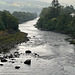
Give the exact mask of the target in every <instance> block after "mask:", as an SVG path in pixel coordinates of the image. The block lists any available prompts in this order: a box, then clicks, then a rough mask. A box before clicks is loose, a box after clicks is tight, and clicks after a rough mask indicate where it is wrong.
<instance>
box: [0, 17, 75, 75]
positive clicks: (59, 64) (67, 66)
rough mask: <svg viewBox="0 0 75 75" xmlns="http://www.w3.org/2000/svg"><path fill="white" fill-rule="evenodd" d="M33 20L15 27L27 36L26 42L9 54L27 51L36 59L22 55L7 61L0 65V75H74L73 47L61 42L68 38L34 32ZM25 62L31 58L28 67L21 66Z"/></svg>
mask: <svg viewBox="0 0 75 75" xmlns="http://www.w3.org/2000/svg"><path fill="white" fill-rule="evenodd" d="M37 20H38V18H37V19H35V20H32V21H28V22H26V23H23V24H20V25H19V29H20V31H22V32H26V33H28V37H30V41H28V42H27V43H21V44H18V45H17V46H16V48H15V49H12V51H11V52H13V50H18V52H19V53H25V51H26V50H31V51H32V53H37V54H39V57H34V56H33V55H26V54H23V55H21V56H20V58H16V61H15V63H11V61H10V60H9V62H6V63H3V64H4V66H0V75H75V46H74V45H72V44H69V42H67V41H65V39H66V38H69V37H68V36H67V35H64V34H60V33H55V32H50V31H41V30H38V29H37V28H35V27H34V25H35V24H36V22H37ZM27 59H31V66H28V65H25V64H24V61H25V60H27ZM0 63H1V62H0ZM15 66H20V69H15Z"/></svg>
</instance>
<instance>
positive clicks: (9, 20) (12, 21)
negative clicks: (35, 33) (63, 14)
mask: <svg viewBox="0 0 75 75" xmlns="http://www.w3.org/2000/svg"><path fill="white" fill-rule="evenodd" d="M18 24H19V22H18V19H17V18H16V17H14V16H13V15H12V14H11V13H10V12H9V11H6V10H4V11H0V31H1V30H9V29H13V30H14V31H17V30H18Z"/></svg>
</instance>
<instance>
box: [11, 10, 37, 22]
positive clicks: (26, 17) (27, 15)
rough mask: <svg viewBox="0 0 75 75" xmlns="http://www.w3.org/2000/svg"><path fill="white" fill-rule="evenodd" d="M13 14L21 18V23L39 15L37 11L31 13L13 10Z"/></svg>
mask: <svg viewBox="0 0 75 75" xmlns="http://www.w3.org/2000/svg"><path fill="white" fill-rule="evenodd" d="M12 15H14V16H15V17H16V18H18V19H19V23H23V22H26V21H29V20H33V19H35V18H36V17H37V13H29V12H27V13H26V12H16V11H15V12H13V13H12Z"/></svg>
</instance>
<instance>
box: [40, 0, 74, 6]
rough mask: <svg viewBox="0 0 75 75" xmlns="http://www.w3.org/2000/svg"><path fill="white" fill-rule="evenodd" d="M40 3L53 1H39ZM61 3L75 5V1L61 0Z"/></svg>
mask: <svg viewBox="0 0 75 75" xmlns="http://www.w3.org/2000/svg"><path fill="white" fill-rule="evenodd" d="M39 1H45V2H48V3H50V2H52V0H39ZM59 2H60V3H64V4H73V5H74V4H75V0H59Z"/></svg>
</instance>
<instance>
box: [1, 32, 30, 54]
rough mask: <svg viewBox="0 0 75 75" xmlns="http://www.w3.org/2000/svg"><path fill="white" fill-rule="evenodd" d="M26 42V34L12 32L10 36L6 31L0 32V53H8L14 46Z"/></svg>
mask: <svg viewBox="0 0 75 75" xmlns="http://www.w3.org/2000/svg"><path fill="white" fill-rule="evenodd" d="M28 40H29V39H28V37H27V33H23V32H14V33H12V34H10V33H9V32H8V31H0V53H1V52H8V51H9V50H10V49H11V48H14V47H15V45H17V44H19V43H22V42H27V41H28Z"/></svg>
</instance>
